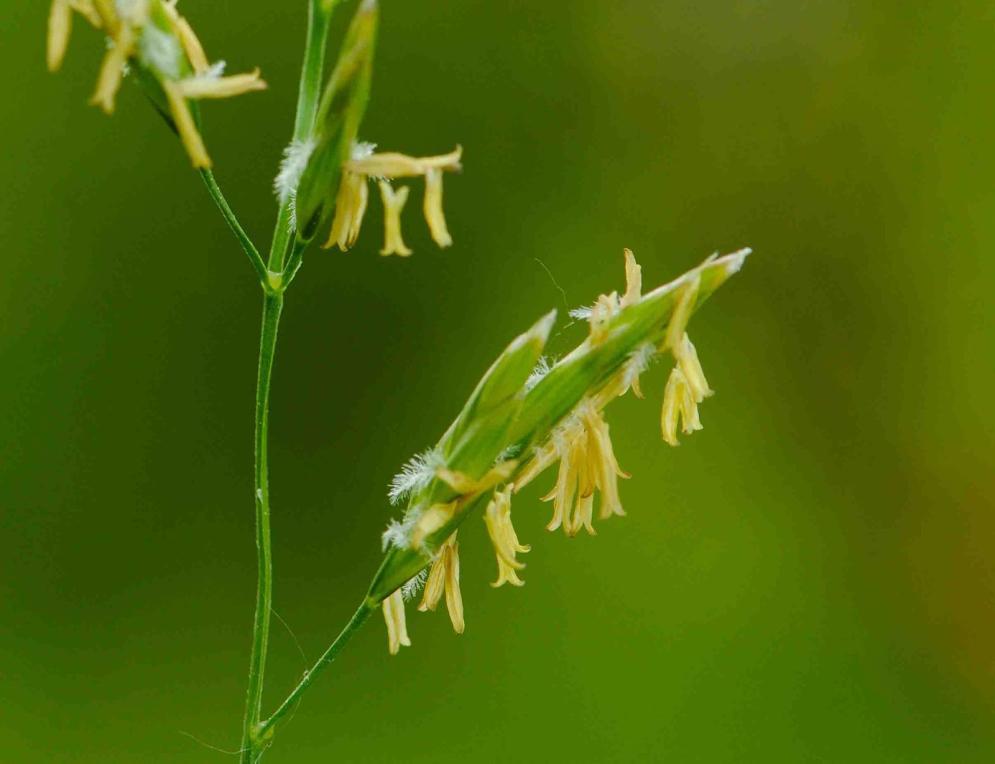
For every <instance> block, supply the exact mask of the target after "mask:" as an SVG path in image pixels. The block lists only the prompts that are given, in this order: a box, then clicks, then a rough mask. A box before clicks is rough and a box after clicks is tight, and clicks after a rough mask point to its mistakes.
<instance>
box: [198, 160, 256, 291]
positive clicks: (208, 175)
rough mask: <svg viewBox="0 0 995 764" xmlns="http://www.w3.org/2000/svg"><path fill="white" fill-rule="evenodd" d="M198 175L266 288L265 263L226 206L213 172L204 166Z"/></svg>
mask: <svg viewBox="0 0 995 764" xmlns="http://www.w3.org/2000/svg"><path fill="white" fill-rule="evenodd" d="M200 177H201V178H202V179H203V180H204V185H205V186H207V193H209V194H210V195H211V198H212V199H213V200H214V203H215V204H216V205H217V206H218V209H219V210H221V214H222V216H223V217H224V219H225V222H227V223H228V227H229V228H231V230H232V233H234V234H235V238H236V239H238V243H239V244H241V245H242V249H243V250H245V254H246V255H248V257H249V262H250V263H252V267H253V268H255V270H256V275H257V276H259V282H260V283H261V284H262V285H263V288H264V289H268V288H269V272H268V271H267V270H266V263H264V262H263V258H262V256H261V255H260V254H259V250H258V249H256V245H255V244H253V243H252V239H250V238H249V235H248V234H247V233H246V232H245V229H243V228H242V225H241V224H240V223H239V222H238V218H236V217H235V213H234V212H232V209H231V207H229V206H228V200H227V199H225V195H224V194H223V193H221V187H220V186H219V185H218V182H217V180H215V178H214V173H213V172H211V171H210V170H209V169H207V168H204V169H202V170H200Z"/></svg>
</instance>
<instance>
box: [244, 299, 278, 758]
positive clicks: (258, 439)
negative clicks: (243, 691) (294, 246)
mask: <svg viewBox="0 0 995 764" xmlns="http://www.w3.org/2000/svg"><path fill="white" fill-rule="evenodd" d="M282 311H283V294H282V293H277V294H266V295H265V296H264V297H263V322H262V331H261V332H260V338H259V373H258V377H257V380H256V427H255V451H256V469H255V489H256V554H257V556H258V563H259V569H258V579H257V582H256V616H255V620H254V621H253V624H252V657H251V658H250V661H249V688H248V692H247V697H246V702H245V718H244V722H243V725H242V762H243V764H252V762H254V761H255V760H256V758H257V753H259V752H260V751H259V738H258V736H257V734H256V731H257V728H258V725H259V718H260V715H261V706H262V696H263V676H264V674H265V671H266V645H267V643H268V641H269V623H270V611H271V609H272V603H273V567H272V565H273V557H272V550H271V547H270V523H269V515H270V500H269V463H268V454H267V430H268V428H269V391H270V377H271V375H272V372H273V357H274V355H275V354H276V339H277V333H278V330H279V326H280V314H281V313H282Z"/></svg>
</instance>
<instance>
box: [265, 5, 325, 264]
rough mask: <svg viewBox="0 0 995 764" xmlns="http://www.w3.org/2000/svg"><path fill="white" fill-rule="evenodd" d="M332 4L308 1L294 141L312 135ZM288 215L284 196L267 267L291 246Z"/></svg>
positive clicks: (277, 217)
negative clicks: (305, 37) (305, 40)
mask: <svg viewBox="0 0 995 764" xmlns="http://www.w3.org/2000/svg"><path fill="white" fill-rule="evenodd" d="M334 5H335V4H334V3H323V2H322V1H321V0H311V2H310V3H308V18H307V42H306V44H305V48H304V64H303V66H302V68H301V83H300V89H299V91H298V93H297V114H296V116H295V118H294V138H293V139H294V141H307V140H310V139H311V138H312V137H313V136H314V122H315V117H316V116H317V114H318V100H319V96H320V95H321V80H322V76H323V74H324V71H325V48H326V47H327V44H326V43H327V40H328V26H329V24H330V23H331V20H332V8H333V7H334ZM292 215H293V208H292V207H291V202H290V200H289V199H288V200H287V201H286V202H284V203H283V204H282V205H280V211H279V212H278V213H277V216H276V230H275V231H274V232H273V246H272V247H271V248H270V252H269V263H268V266H269V269H270V270H271V271H276V272H277V273H281V272H282V271H283V261H284V258H285V257H286V256H287V251H288V249H289V248H290V246H291V238H292V236H293V232H294V228H293V219H292Z"/></svg>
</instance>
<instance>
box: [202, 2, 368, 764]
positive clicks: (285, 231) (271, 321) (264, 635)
mask: <svg viewBox="0 0 995 764" xmlns="http://www.w3.org/2000/svg"><path fill="white" fill-rule="evenodd" d="M333 5H334V3H329V2H327V0H310V3H309V4H308V31H307V42H306V44H305V49H304V65H303V69H302V71H301V83H300V90H299V93H298V101H297V115H296V118H295V123H294V140H296V141H304V140H308V139H310V138H311V136H312V134H313V132H314V122H315V115H316V114H317V111H318V99H319V96H320V93H321V81H322V75H323V71H324V62H325V47H326V45H327V39H328V25H329V22H330V19H331V9H332V6H333ZM204 180H205V182H206V183H207V185H208V190H209V191H211V192H212V196H213V197H214V199H215V201H216V202H217V203H218V206H219V207H220V208H221V211H222V213H223V214H225V219H226V220H228V223H229V225H231V226H232V230H234V231H235V233H236V235H238V236H239V240H240V241H242V240H243V235H244V232H242V229H241V227H240V226H238V224H237V221H235V219H234V215H231V214H230V213H231V210H230V209H229V208H228V205H227V204H226V203H223V202H224V197H222V196H221V192H220V190H219V189H217V184H216V183H214V182H213V176H211V175H210V174H209V173H208V174H205V175H204ZM292 224H293V208H292V206H291V201H290V200H289V199H288V200H287V201H286V202H284V203H283V204H281V205H280V210H279V213H278V215H277V222H276V230H275V232H274V234H273V244H272V246H271V247H270V253H269V260H268V262H267V263H265V264H264V263H263V262H262V258H261V257H259V255H258V252H257V253H256V255H255V258H253V256H252V255H251V254H250V259H252V260H253V266H254V267H255V268H256V270H257V272H258V273H259V274H260V278H261V279H262V283H263V288H264V291H265V296H264V298H263V320H262V332H261V336H260V341H259V374H258V378H257V383H256V425H255V452H256V467H255V493H256V495H255V499H256V552H257V556H258V578H257V587H256V614H255V618H254V620H253V624H252V655H251V657H250V659H249V679H248V690H247V694H246V702H245V715H244V718H243V725H242V746H241V749H242V756H241V762H242V764H255V762H257V761H258V760H259V758H260V756H261V755H262V753H263V751H264V750H265V748H266V746H267V745H268V743H269V740H270V739H271V733H272V726H271V725H270V724H268V725H267V728H266V729H264V728H263V727H262V726H261V725H260V719H261V716H262V696H263V677H264V675H265V670H266V650H267V643H268V641H269V626H270V613H271V612H272V606H273V569H272V563H273V559H272V548H271V542H270V497H269V465H268V459H267V436H268V432H267V430H268V425H269V390H270V376H271V374H272V370H273V358H274V355H275V353H276V340H277V333H278V329H279V324H280V314H281V312H282V310H283V292H284V290H285V289H286V285H287V282H286V280H285V279H284V278H283V275H282V274H283V269H284V263H285V260H286V258H287V257H288V255H290V254H292V253H293V251H294V250H295V248H296V244H295V242H296V237H295V236H294V230H293V225H292ZM240 232H241V233H242V234H243V235H239V234H240ZM245 240H246V241H247V240H248V237H245ZM250 243H251V242H250ZM243 247H245V243H244V242H243ZM253 251H255V248H253ZM257 260H258V262H257ZM260 266H261V267H260ZM294 266H295V270H296V268H297V267H299V263H295V264H294ZM353 620H354V621H355V618H354V619H353ZM362 620H365V615H364V617H363V618H361V619H360V620H359V623H362ZM352 623H353V622H350V624H352ZM358 625H359V624H358V623H357V624H356V625H355V627H358ZM355 627H354V628H355ZM346 631H347V632H350V630H349V627H347V629H346ZM350 633H351V632H350ZM347 639H348V636H347V634H346V632H343V635H342V636H340V638H339V639H338V640H336V642H335V643H333V644H332V646H331V647H330V648H329V650H328V652H326V655H329V653H330V654H331V655H330V657H328V659H327V661H326V663H327V662H330V661H331V660H332V659H333V658H334V657H335V654H336V653H337V652H338V649H340V647H339V648H336V644H339V643H341V644H345V641H346V640H347ZM319 663H320V662H319ZM321 665H324V664H321ZM320 667H321V666H319V667H318V668H320ZM306 681H307V679H306ZM295 692H296V691H295ZM292 697H296V696H292ZM290 702H291V704H292V703H293V700H291V701H290ZM284 705H286V704H284ZM282 708H283V706H281V709H282ZM278 714H280V716H282V715H283V714H282V713H281V712H280V711H278ZM271 721H272V720H271ZM267 732H268V733H270V734H267Z"/></svg>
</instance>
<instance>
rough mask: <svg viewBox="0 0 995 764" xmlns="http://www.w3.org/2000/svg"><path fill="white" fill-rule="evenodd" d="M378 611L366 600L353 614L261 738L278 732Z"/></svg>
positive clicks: (263, 726)
mask: <svg viewBox="0 0 995 764" xmlns="http://www.w3.org/2000/svg"><path fill="white" fill-rule="evenodd" d="M376 609H377V605H374V604H371V603H370V601H369V600H364V601H363V604H362V605H360V606H359V608H358V609H357V610H356V612H355V613H353V616H352V618H350V619H349V623H347V624H346V625H345V628H343V629H342V632H341V633H340V634H339V635H338V636H337V637H336V638H335V641H334V642H332V644H331V645H329V646H328V649H327V650H325V652H324V654H323V655H322V656H321V657H320V658H319V659H318V660H317V662H316V663H315V664H314V666H312V667H311V669H310V670H309V671H308V672H307V673H306V674H304V678H303V679H301V681H300V683H299V684H298V685H297V686H296V687H295V688H294V690H293V692H291V693H290V694H289V695H288V696H287V699H286V700H284V701H283V703H281V704H280V707H279V708H277V709H276V711H274V712H273V715H272V716H271V717H270V718H269V719H267V720H266V721H264V722H263V723H262V724H260V725H259V734H260V736H261V737H264V736H265V737H266V738H269V737H270V736H271V735H272V734H273V732H274V731H275V730H276V726H277V724H279V723H280V720H281V719H283V718H284V717H285V716H286V715H287V713H288V712H289V711H290V710H291V709H292V708H293V707H294V706H295V705H296V704H297V702H298V701H299V700H300V698H301V695H303V694H304V692H305V691H306V690H307V688H308V687H310V686H311V683H312V682H313V681H314V680H315V679H316V678H317V676H318V674H319V673H321V671H322V669H324V668H325V667H326V666H328V664H330V663H331V662H332V661H334V660H335V658H336V657H337V656H338V654H339V653H340V652H341V651H342V648H343V647H345V646H346V643H348V642H349V640H350V639H351V638H352V636H353V635H354V634H355V633H356V632H357V631H359V627H360V626H362V625H363V624H364V623H365V622H366V619H367V618H369V617H370V614H371V613H372V612H373V611H374V610H376Z"/></svg>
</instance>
